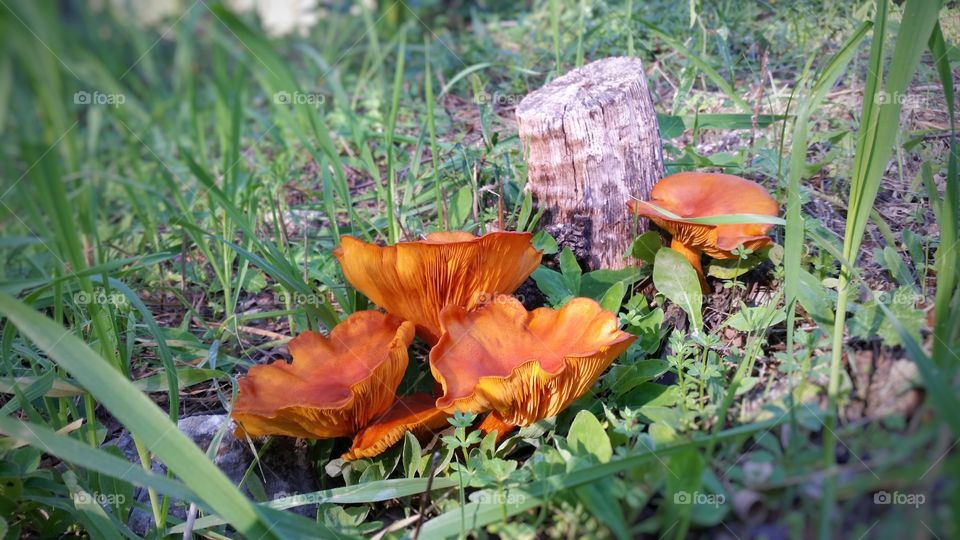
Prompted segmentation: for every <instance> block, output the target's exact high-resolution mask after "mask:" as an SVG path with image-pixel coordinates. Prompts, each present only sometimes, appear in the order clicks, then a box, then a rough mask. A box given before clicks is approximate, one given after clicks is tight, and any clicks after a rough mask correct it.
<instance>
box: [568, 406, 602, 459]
mask: <svg viewBox="0 0 960 540" xmlns="http://www.w3.org/2000/svg"><path fill="white" fill-rule="evenodd" d="M567 443H568V444H569V445H570V449H571V450H572V451H573V452H575V453H577V454H579V455H590V456H593V457H594V458H596V459H597V461H599V462H600V463H606V462H608V461H610V457H611V456H612V455H613V448H612V447H611V446H610V437H608V436H607V432H606V430H604V429H603V425H602V424H600V421H599V420H597V417H596V416H594V415H593V413H591V412H590V411H588V410H582V411H580V412H579V413H577V416H576V418H574V419H573V423H572V424H570V432H569V433H568V434H567Z"/></svg>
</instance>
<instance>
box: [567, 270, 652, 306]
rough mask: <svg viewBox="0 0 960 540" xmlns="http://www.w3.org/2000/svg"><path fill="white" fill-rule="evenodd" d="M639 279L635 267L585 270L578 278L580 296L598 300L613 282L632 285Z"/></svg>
mask: <svg viewBox="0 0 960 540" xmlns="http://www.w3.org/2000/svg"><path fill="white" fill-rule="evenodd" d="M639 279H640V272H639V271H638V269H637V268H633V267H627V268H622V269H620V270H611V269H609V268H601V269H599V270H594V271H593V272H587V273H586V274H584V275H583V277H582V278H581V279H580V296H586V297H587V298H593V299H594V300H599V299H600V298H601V297H602V296H603V295H604V294H605V293H606V292H607V291H608V290H609V289H610V287H612V286H613V285H614V284H615V283H621V282H622V283H623V284H624V285H626V286H628V287H629V286H630V285H633V284H634V283H636V282H637V281H638V280H639Z"/></svg>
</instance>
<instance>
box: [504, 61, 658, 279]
mask: <svg viewBox="0 0 960 540" xmlns="http://www.w3.org/2000/svg"><path fill="white" fill-rule="evenodd" d="M517 121H518V124H519V130H520V140H521V142H522V144H523V148H524V155H525V157H526V160H527V178H528V180H527V187H526V189H527V190H529V191H531V192H532V194H533V197H534V201H535V202H536V205H537V207H538V208H542V209H544V210H545V212H544V215H543V218H541V221H540V224H541V225H542V226H544V227H545V229H546V230H547V231H548V232H550V233H551V234H552V235H553V236H554V237H555V238H557V241H558V243H559V244H560V245H561V247H563V246H567V247H570V248H571V249H572V250H573V252H574V254H575V255H577V258H578V259H579V260H580V262H581V264H585V265H586V266H587V267H588V269H590V270H596V269H598V268H623V267H625V266H627V264H629V261H627V260H626V259H625V255H626V254H628V250H629V249H630V245H631V243H632V242H633V239H634V237H635V236H636V234H638V233H639V232H642V231H643V230H645V228H646V223H639V224H636V225H635V222H636V221H637V220H635V219H634V218H633V216H632V215H630V214H629V212H628V210H627V201H628V200H629V199H630V198H631V197H635V198H639V199H643V200H647V199H648V198H649V196H650V190H651V189H653V185H654V184H655V183H656V182H657V181H658V180H660V178H661V177H662V176H663V170H664V169H663V144H662V143H661V140H660V128H659V126H658V124H657V115H656V112H655V111H654V108H653V100H652V99H651V97H650V92H649V90H648V89H647V81H646V77H645V76H644V72H643V66H642V64H641V62H640V60H639V59H638V58H629V57H616V58H606V59H603V60H598V61H596V62H592V63H590V64H587V65H585V66H583V67H581V68H579V69H576V70H573V71H571V72H569V73H567V74H565V75H563V76H562V77H559V78H557V79H555V80H554V81H552V82H550V83H549V84H547V85H546V86H544V87H542V88H540V89H539V90H536V91H534V92H532V93H530V94H528V95H527V96H526V97H525V98H524V99H523V100H522V101H521V102H520V105H519V106H518V107H517ZM642 221H644V222H645V221H646V220H642ZM637 227H639V228H640V230H637Z"/></svg>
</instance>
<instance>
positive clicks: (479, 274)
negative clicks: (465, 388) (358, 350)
mask: <svg viewBox="0 0 960 540" xmlns="http://www.w3.org/2000/svg"><path fill="white" fill-rule="evenodd" d="M532 237H533V235H531V234H530V233H518V232H495V233H490V234H486V235H484V236H480V237H477V236H473V235H472V234H470V233H467V232H443V233H432V234H429V235H427V238H426V240H423V241H420V242H400V243H398V244H396V245H394V246H386V247H381V246H378V245H376V244H368V243H365V242H361V241H360V240H357V239H355V238H352V237H350V236H344V237H343V238H342V239H341V243H340V247H339V248H337V249H336V250H335V251H334V255H336V257H337V259H339V261H340V265H341V266H342V267H343V275H344V276H345V277H346V278H347V281H349V282H350V284H351V285H353V286H354V288H356V289H357V290H359V291H360V292H362V293H363V294H365V295H366V296H367V297H368V298H370V300H372V301H373V302H374V303H375V304H377V305H378V306H380V307H382V308H384V309H386V310H387V311H388V312H390V313H391V314H393V315H396V316H397V317H400V318H402V319H404V320H407V321H410V322H412V323H414V324H415V325H416V327H417V332H418V333H419V334H420V336H421V337H423V338H424V340H426V341H427V342H428V343H430V344H431V345H432V344H435V343H436V342H437V340H439V339H440V334H441V330H440V316H439V314H440V310H441V309H443V308H444V306H447V305H455V306H462V307H465V308H467V309H473V308H475V307H476V306H477V305H479V304H481V303H484V302H485V301H486V299H488V298H493V297H495V296H496V295H500V294H510V293H512V292H513V291H515V290H517V287H519V286H520V284H522V283H523V282H524V280H526V279H527V277H528V276H530V274H531V273H532V272H533V271H534V270H535V269H536V268H537V266H539V265H540V258H541V256H542V252H541V251H539V250H537V249H535V248H534V247H533V244H532V242H531V239H532Z"/></svg>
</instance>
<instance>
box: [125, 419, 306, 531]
mask: <svg viewBox="0 0 960 540" xmlns="http://www.w3.org/2000/svg"><path fill="white" fill-rule="evenodd" d="M225 424H226V426H225V427H224V425H225ZM177 427H179V428H180V431H182V432H183V433H184V434H185V435H186V436H188V437H190V439H191V440H193V441H194V442H195V443H196V444H197V446H199V447H200V449H201V450H203V451H204V452H206V451H207V449H208V448H209V447H210V445H211V444H212V443H213V441H214V438H215V437H216V436H217V434H218V433H219V432H220V430H221V428H224V429H225V431H224V433H223V437H222V438H221V440H220V445H219V446H218V447H217V450H216V455H215V457H214V463H215V464H216V465H217V466H218V467H219V468H220V470H222V471H223V472H224V474H226V475H227V478H229V479H230V480H232V481H233V483H234V484H237V485H239V484H240V482H241V480H243V477H244V475H245V474H246V472H247V470H248V469H249V468H250V466H251V464H253V459H254V453H253V452H254V448H251V446H250V444H248V442H247V441H246V440H238V439H237V438H236V437H235V436H234V434H233V431H234V425H233V422H232V421H231V420H230V417H229V416H227V415H225V414H204V415H197V416H190V417H187V418H181V419H180V421H179V422H178V423H177ZM107 444H108V445H111V444H112V445H115V446H117V448H119V449H120V450H121V451H122V452H123V454H124V456H126V457H127V459H129V460H130V461H131V462H133V463H136V464H137V465H138V466H139V464H140V459H139V457H137V451H136V447H135V445H134V444H133V437H131V436H130V433H129V432H128V431H126V430H124V432H123V433H122V434H121V436H120V437H118V438H117V439H115V440H113V441H111V442H109V443H107ZM260 447H261V445H260V444H259V443H256V444H255V448H256V449H257V450H259V448H260ZM307 450H308V449H307V446H306V444H304V443H302V442H301V443H299V444H298V441H296V440H295V439H291V438H278V439H277V440H275V441H274V442H273V443H272V444H271V445H270V448H269V449H268V451H267V452H265V453H263V454H262V455H261V457H260V462H259V463H258V464H256V465H254V467H253V470H252V471H251V473H250V477H248V479H247V483H249V482H251V481H254V482H257V481H259V482H258V483H260V484H262V485H263V491H264V492H265V493H266V494H267V497H268V499H275V498H281V497H287V496H290V495H297V494H303V493H310V492H313V491H316V490H317V489H318V488H317V481H316V474H315V471H314V470H313V468H312V467H311V465H310V460H309V459H308V457H307ZM151 468H152V469H153V472H155V473H157V474H166V468H165V467H164V466H163V464H161V463H160V462H159V461H157V460H154V461H153V464H152V467H151ZM247 483H245V484H244V485H245V486H246V485H247ZM244 492H245V493H247V494H248V495H249V494H250V491H249V490H248V489H247V488H246V487H244ZM134 496H135V497H136V499H137V502H139V503H142V504H143V505H144V506H146V507H148V508H149V505H150V500H149V497H148V495H147V490H145V489H137V491H136V492H135V494H134ZM188 507H189V502H186V501H171V504H170V515H171V516H174V517H177V518H179V519H181V520H183V519H186V516H187V508H188ZM294 511H296V512H297V513H300V514H303V515H313V514H314V512H315V511H316V506H315V505H311V506H303V507H298V508H296V509H295V510H294ZM129 526H130V528H131V529H132V530H133V531H134V532H135V533H137V534H140V535H143V534H145V533H146V532H147V531H148V530H150V529H151V527H153V517H152V516H151V515H150V513H149V512H145V511H143V510H140V509H137V508H135V509H134V510H133V511H132V512H131V513H130V519H129Z"/></svg>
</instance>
